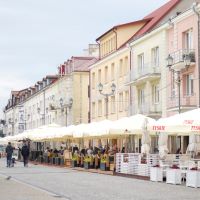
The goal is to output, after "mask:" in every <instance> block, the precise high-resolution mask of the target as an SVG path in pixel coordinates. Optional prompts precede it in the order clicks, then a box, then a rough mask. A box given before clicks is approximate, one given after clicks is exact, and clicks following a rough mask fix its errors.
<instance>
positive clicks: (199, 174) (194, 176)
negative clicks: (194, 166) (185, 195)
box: [186, 170, 200, 188]
mask: <svg viewBox="0 0 200 200" xmlns="http://www.w3.org/2000/svg"><path fill="white" fill-rule="evenodd" d="M186 186H187V187H194V188H197V187H200V171H197V170H188V171H187V174H186Z"/></svg>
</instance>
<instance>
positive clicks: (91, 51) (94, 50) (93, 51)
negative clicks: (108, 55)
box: [83, 44, 99, 58]
mask: <svg viewBox="0 0 200 200" xmlns="http://www.w3.org/2000/svg"><path fill="white" fill-rule="evenodd" d="M83 54H84V56H87V57H96V58H98V57H99V45H98V44H89V45H88V49H83Z"/></svg>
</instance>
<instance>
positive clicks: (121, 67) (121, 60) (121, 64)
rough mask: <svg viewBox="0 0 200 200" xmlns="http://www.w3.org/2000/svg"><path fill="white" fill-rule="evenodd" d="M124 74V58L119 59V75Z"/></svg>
mask: <svg viewBox="0 0 200 200" xmlns="http://www.w3.org/2000/svg"><path fill="white" fill-rule="evenodd" d="M122 76H123V59H120V60H119V77H122Z"/></svg>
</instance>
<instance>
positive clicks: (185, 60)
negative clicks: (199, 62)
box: [169, 49, 196, 71]
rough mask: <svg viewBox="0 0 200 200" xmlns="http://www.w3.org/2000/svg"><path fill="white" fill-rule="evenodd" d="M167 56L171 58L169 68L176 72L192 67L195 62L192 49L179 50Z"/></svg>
mask: <svg viewBox="0 0 200 200" xmlns="http://www.w3.org/2000/svg"><path fill="white" fill-rule="evenodd" d="M169 56H170V57H171V58H172V60H171V62H172V63H171V64H172V66H171V68H172V69H174V70H176V71H180V70H182V69H184V68H185V67H187V66H190V65H194V64H195V62H196V60H195V50H194V49H181V50H178V51H175V52H173V53H171V54H169Z"/></svg>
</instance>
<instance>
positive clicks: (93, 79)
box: [92, 72, 95, 89]
mask: <svg viewBox="0 0 200 200" xmlns="http://www.w3.org/2000/svg"><path fill="white" fill-rule="evenodd" d="M92 89H95V73H94V72H93V73H92Z"/></svg>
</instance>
